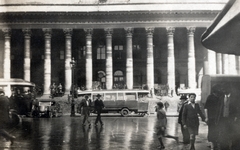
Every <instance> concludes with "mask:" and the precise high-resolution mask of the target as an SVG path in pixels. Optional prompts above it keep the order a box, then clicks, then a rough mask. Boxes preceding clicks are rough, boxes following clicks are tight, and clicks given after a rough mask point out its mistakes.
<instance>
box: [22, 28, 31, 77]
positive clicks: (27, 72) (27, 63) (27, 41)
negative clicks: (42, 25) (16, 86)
mask: <svg viewBox="0 0 240 150" xmlns="http://www.w3.org/2000/svg"><path fill="white" fill-rule="evenodd" d="M22 31H23V33H24V63H23V68H24V69H23V70H24V80H26V81H31V58H30V53H31V30H30V29H23V30H22Z"/></svg>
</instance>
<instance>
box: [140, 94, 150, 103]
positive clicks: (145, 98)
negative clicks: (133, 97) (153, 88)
mask: <svg viewBox="0 0 240 150" xmlns="http://www.w3.org/2000/svg"><path fill="white" fill-rule="evenodd" d="M148 94H149V93H141V92H139V93H138V100H139V101H146V100H148Z"/></svg>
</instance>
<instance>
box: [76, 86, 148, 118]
mask: <svg viewBox="0 0 240 150" xmlns="http://www.w3.org/2000/svg"><path fill="white" fill-rule="evenodd" d="M97 94H100V95H101V96H102V97H101V99H102V100H103V102H104V105H105V108H103V113H109V112H112V113H120V114H121V115H122V116H128V115H129V114H130V113H131V112H134V113H137V114H139V115H141V116H144V115H145V114H147V113H148V105H149V101H148V95H149V91H147V90H99V91H83V92H81V93H78V99H79V100H82V99H83V98H84V96H85V95H88V96H89V97H90V99H91V100H92V101H93V102H94V101H95V100H96V96H97ZM93 104H94V103H93ZM92 107H94V106H92ZM77 108H78V109H77V110H78V111H77V112H78V113H80V112H81V111H80V107H79V105H78V107H77Z"/></svg>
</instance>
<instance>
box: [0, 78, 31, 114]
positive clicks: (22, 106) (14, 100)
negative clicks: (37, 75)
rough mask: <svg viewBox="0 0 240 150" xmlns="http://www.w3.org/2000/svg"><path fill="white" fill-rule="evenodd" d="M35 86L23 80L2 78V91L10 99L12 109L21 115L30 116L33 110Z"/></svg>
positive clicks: (0, 82) (0, 84) (0, 85)
mask: <svg viewBox="0 0 240 150" xmlns="http://www.w3.org/2000/svg"><path fill="white" fill-rule="evenodd" d="M34 88H35V84H34V83H32V82H29V81H25V80H23V79H18V78H11V79H3V78H0V89H2V90H3V91H4V92H5V96H7V97H8V98H9V101H10V107H11V109H14V110H15V111H16V112H17V113H18V114H19V115H29V114H30V112H31V108H32V102H33V100H34V99H35V92H34V90H35V89H34Z"/></svg>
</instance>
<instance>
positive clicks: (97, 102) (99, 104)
mask: <svg viewBox="0 0 240 150" xmlns="http://www.w3.org/2000/svg"><path fill="white" fill-rule="evenodd" d="M100 98H101V95H100V94H98V95H97V99H96V100H95V103H94V104H95V105H94V107H95V111H96V113H97V118H96V121H95V126H97V123H98V121H99V122H100V124H101V126H103V122H102V120H101V113H102V109H103V108H104V104H103V101H102V100H101V99H100Z"/></svg>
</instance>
